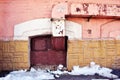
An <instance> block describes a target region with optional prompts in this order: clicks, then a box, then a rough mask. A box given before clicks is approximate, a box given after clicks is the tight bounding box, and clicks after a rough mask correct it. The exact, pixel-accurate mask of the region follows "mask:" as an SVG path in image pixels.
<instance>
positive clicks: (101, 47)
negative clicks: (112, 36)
mask: <svg viewBox="0 0 120 80" xmlns="http://www.w3.org/2000/svg"><path fill="white" fill-rule="evenodd" d="M91 61H94V62H96V63H97V64H100V65H101V66H104V67H109V68H119V69H120V40H68V51H67V67H68V69H69V70H70V69H72V66H74V65H80V66H86V65H89V63H90V62H91ZM29 67H30V66H29V52H28V41H0V70H17V69H28V68H29Z"/></svg>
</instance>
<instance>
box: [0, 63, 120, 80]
mask: <svg viewBox="0 0 120 80" xmlns="http://www.w3.org/2000/svg"><path fill="white" fill-rule="evenodd" d="M63 68H64V66H63V65H62V64H60V65H59V66H58V67H57V70H56V71H51V70H49V69H47V70H41V69H37V70H36V69H34V68H31V69H30V71H27V70H19V71H13V72H11V73H10V74H8V75H7V76H6V77H1V78H0V80H49V79H55V78H59V77H60V75H64V74H69V75H95V74H98V75H100V76H103V77H107V78H114V80H120V79H117V78H118V76H117V75H114V74H112V73H111V72H112V69H109V68H105V67H100V65H97V64H95V62H91V63H90V65H89V66H85V67H80V66H73V70H72V71H71V72H68V71H67V70H64V69H63ZM100 80H101V79H100Z"/></svg>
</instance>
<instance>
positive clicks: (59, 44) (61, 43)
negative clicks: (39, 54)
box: [52, 37, 67, 51]
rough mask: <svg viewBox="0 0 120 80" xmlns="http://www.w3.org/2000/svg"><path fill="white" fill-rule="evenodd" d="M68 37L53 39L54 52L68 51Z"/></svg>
mask: <svg viewBox="0 0 120 80" xmlns="http://www.w3.org/2000/svg"><path fill="white" fill-rule="evenodd" d="M66 41H67V37H52V48H53V49H54V50H65V51H66V50H67V44H66V43H67V42H66Z"/></svg>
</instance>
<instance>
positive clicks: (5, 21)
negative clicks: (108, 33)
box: [0, 0, 120, 37]
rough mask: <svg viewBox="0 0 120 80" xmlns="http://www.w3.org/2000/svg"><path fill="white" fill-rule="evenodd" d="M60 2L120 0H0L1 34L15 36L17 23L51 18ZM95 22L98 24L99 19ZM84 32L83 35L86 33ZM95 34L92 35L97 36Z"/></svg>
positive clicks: (115, 1)
mask: <svg viewBox="0 0 120 80" xmlns="http://www.w3.org/2000/svg"><path fill="white" fill-rule="evenodd" d="M60 2H67V3H69V4H71V3H78V2H82V3H101V4H119V3H120V0H84V1H83V0H0V36H6V37H7V36H13V30H14V25H16V24H19V23H22V22H25V21H28V20H32V19H38V18H50V17H51V13H52V8H53V6H54V5H56V4H59V3H60ZM93 22H94V21H93ZM94 23H96V24H97V23H99V21H98V22H94ZM83 25H84V24H83ZM87 25H91V26H88V27H90V28H91V27H93V26H95V24H94V25H93V24H92V23H88V24H87ZM98 25H99V24H98ZM94 28H95V29H96V28H99V27H94ZM84 33H85V32H83V35H86V33H85V34H84ZM94 33H97V31H94ZM95 35H96V34H94V35H93V36H92V37H95ZM87 36H88V35H86V37H87ZM96 36H97V35H96ZM97 37H98V36H97Z"/></svg>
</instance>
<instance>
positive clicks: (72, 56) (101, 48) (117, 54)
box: [67, 40, 120, 69]
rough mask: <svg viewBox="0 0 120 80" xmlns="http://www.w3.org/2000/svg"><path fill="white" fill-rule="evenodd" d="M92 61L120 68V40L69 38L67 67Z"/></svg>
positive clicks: (87, 63)
mask: <svg viewBox="0 0 120 80" xmlns="http://www.w3.org/2000/svg"><path fill="white" fill-rule="evenodd" d="M91 61H94V62H95V63H97V64H100V65H101V66H104V67H109V68H120V41H119V40H69V41H68V52H67V67H68V69H72V66H74V65H79V66H86V65H89V63H90V62H91Z"/></svg>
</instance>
